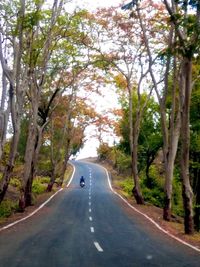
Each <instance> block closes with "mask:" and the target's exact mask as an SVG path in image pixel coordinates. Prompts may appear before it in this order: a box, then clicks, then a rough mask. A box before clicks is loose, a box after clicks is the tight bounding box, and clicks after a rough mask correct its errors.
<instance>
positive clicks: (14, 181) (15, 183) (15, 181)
mask: <svg viewBox="0 0 200 267" xmlns="http://www.w3.org/2000/svg"><path fill="white" fill-rule="evenodd" d="M10 185H12V186H14V187H16V188H18V189H19V188H21V181H20V179H19V178H17V177H15V178H11V179H10Z"/></svg>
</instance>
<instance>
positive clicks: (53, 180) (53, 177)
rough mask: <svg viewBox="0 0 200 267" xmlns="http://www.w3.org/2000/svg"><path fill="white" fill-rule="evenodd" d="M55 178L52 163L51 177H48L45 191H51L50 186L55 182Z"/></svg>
mask: <svg viewBox="0 0 200 267" xmlns="http://www.w3.org/2000/svg"><path fill="white" fill-rule="evenodd" d="M55 179H56V170H55V164H54V163H52V170H51V179H50V182H49V184H48V186H47V190H46V191H47V192H51V191H52V188H53V185H54V183H55Z"/></svg>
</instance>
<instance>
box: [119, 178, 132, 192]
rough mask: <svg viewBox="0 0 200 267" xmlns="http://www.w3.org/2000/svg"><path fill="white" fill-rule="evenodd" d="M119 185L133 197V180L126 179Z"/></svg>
mask: <svg viewBox="0 0 200 267" xmlns="http://www.w3.org/2000/svg"><path fill="white" fill-rule="evenodd" d="M119 185H120V186H121V187H122V189H123V190H124V191H125V192H126V193H127V194H128V195H129V196H132V195H133V194H132V189H133V180H132V179H131V177H128V178H126V179H124V180H123V181H120V182H119Z"/></svg>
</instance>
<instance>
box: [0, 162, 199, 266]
mask: <svg viewBox="0 0 200 267" xmlns="http://www.w3.org/2000/svg"><path fill="white" fill-rule="evenodd" d="M74 164H75V166H76V171H75V175H74V179H73V181H72V183H71V184H70V186H69V188H66V189H64V190H63V191H62V192H60V193H59V194H57V195H56V196H55V197H54V198H53V200H51V201H50V202H49V203H48V204H47V205H46V206H45V207H44V208H42V209H41V210H40V211H39V212H38V213H36V214H35V215H34V216H32V217H31V218H29V219H27V220H26V221H23V222H21V223H19V224H16V225H15V226H14V227H11V228H9V229H7V230H4V231H2V232H0V267H17V266H19V267H36V266H37V267H47V266H48V267H72V266H73V267H134V266H137V267H140V266H141V267H143V266H148V267H149V266H166V267H168V266H170V267H172V266H174V267H183V266H185V267H186V266H187V267H189V266H191V267H199V266H200V253H198V252H196V251H193V250H192V249H190V248H188V247H186V246H185V245H182V244H179V243H178V242H177V241H175V240H173V239H172V238H170V237H168V236H167V235H165V234H163V233H161V232H160V231H159V230H157V229H156V228H155V226H153V225H152V224H151V223H150V222H148V221H147V220H146V219H145V218H144V217H142V216H141V215H138V214H137V213H135V212H134V211H132V210H131V209H130V208H128V207H127V206H126V204H125V203H123V202H122V200H120V199H119V197H117V196H116V195H115V194H113V193H112V192H111V190H110V189H109V186H108V181H107V176H106V172H105V170H104V169H103V168H101V167H100V166H98V165H95V164H92V163H87V162H86V163H84V162H81V161H75V162H74ZM81 175H84V177H85V178H86V186H85V187H84V188H80V186H79V178H80V176H81Z"/></svg>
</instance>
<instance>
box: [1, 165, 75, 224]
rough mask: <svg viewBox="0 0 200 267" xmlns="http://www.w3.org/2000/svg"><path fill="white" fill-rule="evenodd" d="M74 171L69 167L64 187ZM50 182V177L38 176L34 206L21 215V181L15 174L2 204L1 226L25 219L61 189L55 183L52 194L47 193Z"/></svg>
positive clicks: (34, 187)
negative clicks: (19, 204) (19, 210)
mask: <svg viewBox="0 0 200 267" xmlns="http://www.w3.org/2000/svg"><path fill="white" fill-rule="evenodd" d="M72 171H73V167H72V166H71V165H68V167H67V170H66V174H65V178H64V183H63V184H64V186H65V184H66V183H67V182H68V180H69V179H70V177H71V174H72ZM18 174H19V173H18ZM49 181H50V178H49V177H48V176H37V177H36V178H35V179H34V181H33V187H32V196H33V206H31V207H27V208H26V210H25V212H24V213H19V212H18V201H19V197H20V188H21V181H20V178H19V175H18V176H16V173H15V177H13V178H12V179H11V181H10V184H9V187H8V191H7V193H6V196H5V199H4V200H3V201H2V203H1V204H0V226H2V225H5V224H7V223H11V222H13V221H15V220H17V219H20V218H21V217H24V216H25V215H26V214H28V213H29V212H32V211H33V210H34V209H35V208H36V207H38V206H40V204H42V203H43V202H44V201H45V200H47V199H48V198H49V197H50V196H51V195H52V194H54V193H55V192H56V191H57V190H58V189H59V188H58V186H57V184H56V183H55V184H54V186H53V189H52V192H46V189H47V185H48V183H49Z"/></svg>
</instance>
